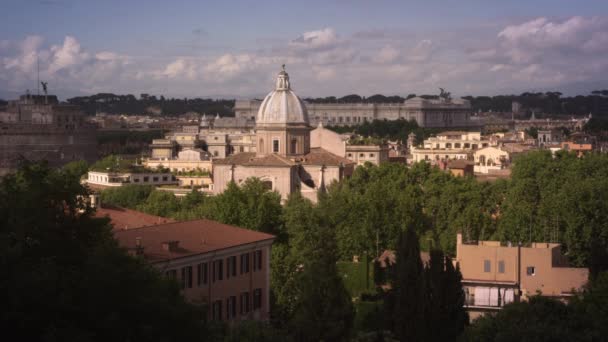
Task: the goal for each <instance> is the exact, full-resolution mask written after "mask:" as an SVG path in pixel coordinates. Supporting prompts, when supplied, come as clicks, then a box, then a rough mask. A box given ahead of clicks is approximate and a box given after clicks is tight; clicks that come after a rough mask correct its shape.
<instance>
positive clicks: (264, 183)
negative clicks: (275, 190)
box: [262, 180, 272, 191]
mask: <svg viewBox="0 0 608 342" xmlns="http://www.w3.org/2000/svg"><path fill="white" fill-rule="evenodd" d="M262 186H264V189H266V190H270V191H272V181H269V180H266V181H262Z"/></svg>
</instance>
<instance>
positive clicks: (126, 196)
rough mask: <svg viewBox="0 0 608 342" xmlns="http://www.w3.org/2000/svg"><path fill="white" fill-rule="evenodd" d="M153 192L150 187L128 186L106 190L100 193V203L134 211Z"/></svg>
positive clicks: (152, 188)
mask: <svg viewBox="0 0 608 342" xmlns="http://www.w3.org/2000/svg"><path fill="white" fill-rule="evenodd" d="M152 191H154V187H153V186H152V185H137V184H128V185H124V186H121V187H117V188H107V189H104V190H103V191H102V192H101V196H100V198H101V202H102V203H105V204H109V205H114V206H118V207H124V208H130V209H135V208H136V207H137V206H138V205H140V204H142V203H144V202H145V201H146V199H148V197H149V196H150V194H151V193H152Z"/></svg>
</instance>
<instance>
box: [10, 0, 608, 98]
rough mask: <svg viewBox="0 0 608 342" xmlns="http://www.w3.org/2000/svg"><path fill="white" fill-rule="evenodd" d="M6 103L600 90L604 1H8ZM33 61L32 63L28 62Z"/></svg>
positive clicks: (607, 13)
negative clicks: (110, 97) (282, 90)
mask: <svg viewBox="0 0 608 342" xmlns="http://www.w3.org/2000/svg"><path fill="white" fill-rule="evenodd" d="M1 2H2V8H3V12H4V13H10V15H7V16H5V17H4V18H3V20H2V21H0V97H4V98H7V97H14V96H16V95H17V94H19V93H22V92H23V91H24V90H25V89H28V88H29V89H35V88H36V84H35V83H36V65H37V64H39V65H40V74H41V78H42V79H44V80H48V81H49V88H50V90H51V91H53V92H55V93H57V94H59V95H60V96H61V97H63V98H65V97H69V96H75V95H81V94H90V93H95V92H102V91H103V92H115V93H133V94H139V93H142V92H147V93H152V94H161V93H162V94H166V95H169V96H176V97H184V96H189V97H192V96H210V97H217V96H230V97H238V98H248V97H253V96H262V95H263V94H265V93H266V92H267V91H269V90H270V88H271V87H272V79H273V77H274V74H276V72H277V71H278V69H279V66H280V65H281V64H283V63H286V64H287V69H288V71H289V72H290V75H291V78H292V84H293V86H294V88H295V89H296V90H297V92H298V94H300V95H301V96H329V95H336V96H342V95H346V94H350V93H359V94H361V95H364V96H369V95H373V94H375V93H383V94H387V95H393V94H398V95H407V94H409V93H418V94H422V93H435V92H436V91H437V90H436V89H437V87H444V88H447V89H449V90H450V91H451V92H452V93H453V94H457V95H467V94H483V95H493V94H501V93H520V92H523V91H530V90H532V91H546V90H561V91H563V92H565V93H586V92H588V91H590V90H593V89H596V88H599V87H603V88H608V83H607V82H606V81H607V80H608V77H606V75H608V74H607V72H608V62H606V61H604V59H606V58H605V56H606V52H608V1H599V0H597V1H592V0H589V1H561V0H551V1H549V0H535V1H529V0H528V1H519V0H510V1H489V0H485V1H481V0H480V1H477V0H471V1H439V0H429V1H371V0H369V1H347V0H339V1H298V2H295V1H262V0H259V1H244V0H241V1H217V2H214V1H127V0H123V1H114V0H106V1H91V0H80V1H77V0H20V1H12V0H2V1H1ZM36 61H38V63H37V62H36Z"/></svg>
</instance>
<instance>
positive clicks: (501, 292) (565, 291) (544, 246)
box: [455, 234, 589, 318]
mask: <svg viewBox="0 0 608 342" xmlns="http://www.w3.org/2000/svg"><path fill="white" fill-rule="evenodd" d="M455 262H457V263H458V264H459V265H460V272H461V273H462V284H463V287H464V291H465V295H466V307H467V310H468V311H469V313H470V315H471V318H475V317H478V316H479V315H482V314H483V313H485V312H493V311H496V310H499V309H500V308H501V307H502V306H504V305H505V304H508V303H511V302H515V301H520V300H526V299H527V298H528V297H530V296H533V295H536V294H537V293H540V294H541V295H543V296H549V297H554V298H558V299H564V300H566V299H567V298H569V297H570V296H572V294H573V291H574V290H580V289H581V288H582V287H583V286H584V285H585V283H586V282H587V279H588V277H589V270H588V269H586V268H574V267H569V265H568V260H567V258H566V257H565V256H564V255H562V254H561V246H560V244H557V243H530V244H527V245H523V246H520V245H513V244H511V243H506V244H504V243H501V242H500V241H475V242H470V243H466V242H463V240H462V234H458V235H457V241H456V259H455Z"/></svg>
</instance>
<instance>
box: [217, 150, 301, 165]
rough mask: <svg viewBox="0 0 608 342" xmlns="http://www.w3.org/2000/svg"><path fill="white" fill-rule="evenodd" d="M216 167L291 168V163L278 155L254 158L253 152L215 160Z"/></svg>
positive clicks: (292, 163)
mask: <svg viewBox="0 0 608 342" xmlns="http://www.w3.org/2000/svg"><path fill="white" fill-rule="evenodd" d="M214 163H215V164H218V165H233V164H234V165H242V166H293V165H296V163H294V162H293V161H291V160H289V159H287V158H285V157H282V156H280V155H278V154H268V155H266V156H264V157H256V155H255V152H242V153H237V154H233V155H231V156H229V157H226V158H224V159H215V160H214Z"/></svg>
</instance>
